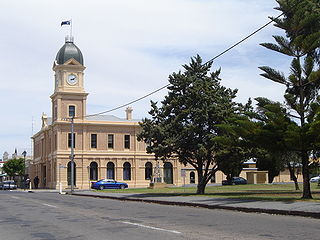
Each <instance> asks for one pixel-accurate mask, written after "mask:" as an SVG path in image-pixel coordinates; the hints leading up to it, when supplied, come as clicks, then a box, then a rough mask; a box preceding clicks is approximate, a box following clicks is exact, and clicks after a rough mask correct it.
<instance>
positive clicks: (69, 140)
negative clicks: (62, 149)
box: [68, 133, 76, 148]
mask: <svg viewBox="0 0 320 240" xmlns="http://www.w3.org/2000/svg"><path fill="white" fill-rule="evenodd" d="M68 147H69V148H71V133H68ZM75 147H76V134H75V133H74V134H73V148H75Z"/></svg>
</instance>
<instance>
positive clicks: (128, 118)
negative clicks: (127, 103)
mask: <svg viewBox="0 0 320 240" xmlns="http://www.w3.org/2000/svg"><path fill="white" fill-rule="evenodd" d="M126 119H127V120H132V108H131V107H127V108H126Z"/></svg>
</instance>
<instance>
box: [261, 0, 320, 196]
mask: <svg viewBox="0 0 320 240" xmlns="http://www.w3.org/2000/svg"><path fill="white" fill-rule="evenodd" d="M277 3H278V4H279V7H277V8H276V9H277V10H279V11H281V12H282V13H283V18H281V19H274V21H275V22H276V24H275V26H276V27H278V28H281V29H283V30H284V31H285V33H286V36H285V37H284V36H274V40H275V41H276V44H274V43H263V44H261V45H262V46H264V47H266V48H268V49H271V50H273V51H276V52H278V53H281V54H284V55H286V56H289V57H291V58H292V62H291V67H290V74H289V76H287V77H286V76H285V75H284V74H283V73H282V72H280V71H277V70H275V69H273V68H271V67H267V66H263V67H260V69H261V70H262V71H264V73H262V74H261V75H262V76H263V77H265V78H267V79H270V80H272V81H274V82H277V83H280V84H283V85H285V86H286V91H285V94H284V97H285V101H286V104H287V106H288V110H290V111H291V112H292V114H290V116H291V118H292V119H295V120H297V121H299V126H298V127H297V128H296V129H294V131H293V132H292V134H291V137H292V142H295V144H292V147H293V149H292V150H296V151H298V152H299V155H300V159H301V163H302V174H303V196H302V197H303V198H312V195H311V190H310V183H309V157H310V154H311V152H312V151H313V150H314V149H313V144H312V143H311V142H310V139H308V138H307V131H308V129H309V127H310V124H311V123H312V121H313V120H314V119H313V118H312V115H313V111H312V109H311V106H312V104H314V103H315V102H316V101H317V98H318V96H319V93H318V92H319V88H320V71H319V59H318V53H319V47H320V41H319V39H320V2H319V1H318V0H303V1H301V0H277Z"/></svg>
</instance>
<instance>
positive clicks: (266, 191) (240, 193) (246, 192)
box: [104, 183, 320, 202]
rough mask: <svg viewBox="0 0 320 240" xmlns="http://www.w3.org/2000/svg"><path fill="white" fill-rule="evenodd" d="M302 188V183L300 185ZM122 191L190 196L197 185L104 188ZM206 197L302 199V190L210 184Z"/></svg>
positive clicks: (319, 192) (317, 196)
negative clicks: (153, 187)
mask: <svg viewBox="0 0 320 240" xmlns="http://www.w3.org/2000/svg"><path fill="white" fill-rule="evenodd" d="M300 189H302V185H300ZM311 189H312V192H313V200H312V201H317V202H318V201H319V202H320V187H319V186H318V185H317V184H316V183H312V184H311ZM104 191H109V192H120V193H124V192H125V193H141V194H151V195H162V196H163V195H168V196H190V195H195V192H196V188H195V187H186V188H184V187H170V188H160V189H149V188H129V189H125V190H104ZM202 196H204V197H217V198H241V199H254V200H272V201H301V196H302V190H299V191H295V190H294V185H293V184H247V185H234V186H209V187H207V188H206V194H205V195H202Z"/></svg>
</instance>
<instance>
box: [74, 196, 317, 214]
mask: <svg viewBox="0 0 320 240" xmlns="http://www.w3.org/2000/svg"><path fill="white" fill-rule="evenodd" d="M72 195H75V196H82V197H96V198H108V199H115V200H121V201H135V202H145V203H156V204H163V205H178V206H190V207H201V208H207V209H223V210H233V211H241V212H256V213H267V214H279V215H292V216H303V217H312V218H317V219H320V202H313V201H261V200H259V201H258V200H243V199H226V198H213V197H206V196H168V195H153V194H136V193H111V192H107V191H89V190H87V191H75V192H74V193H73V194H72Z"/></svg>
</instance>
